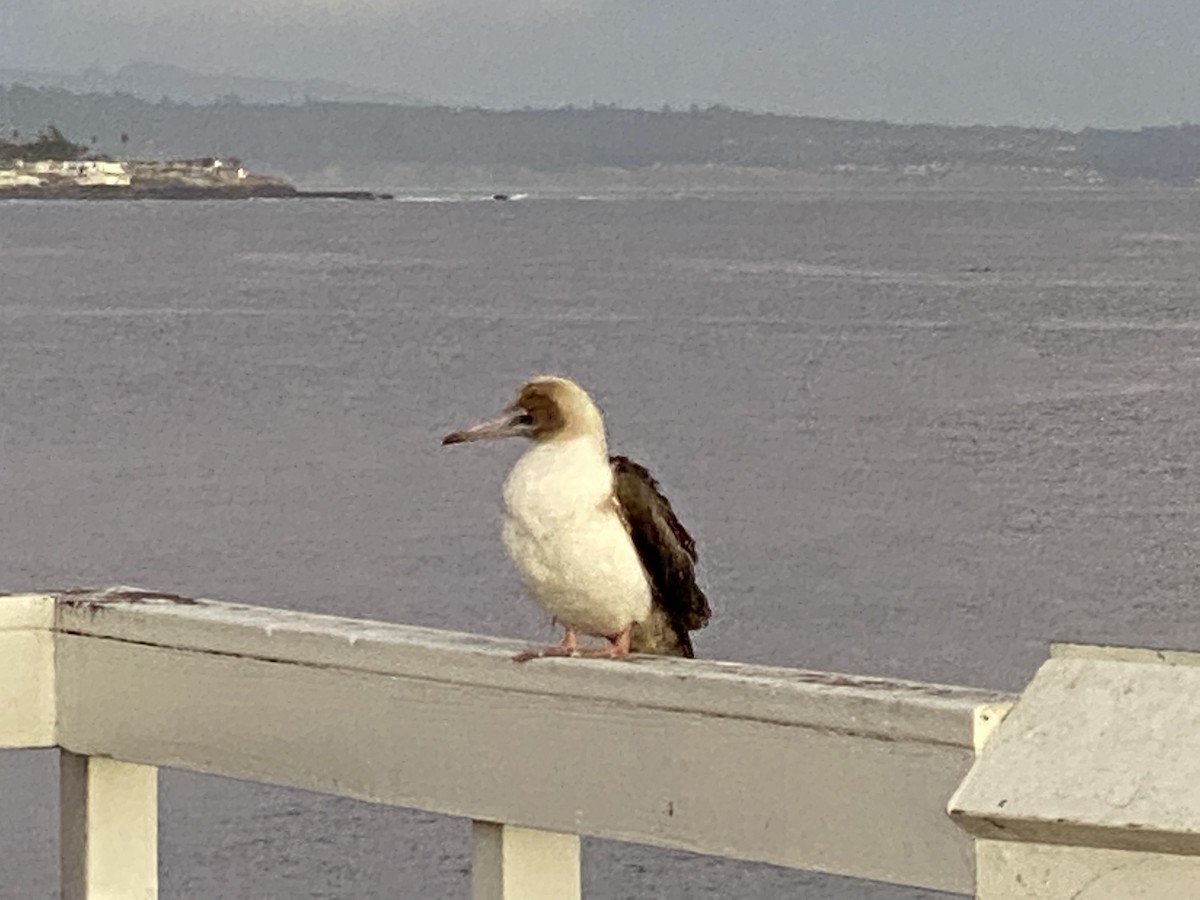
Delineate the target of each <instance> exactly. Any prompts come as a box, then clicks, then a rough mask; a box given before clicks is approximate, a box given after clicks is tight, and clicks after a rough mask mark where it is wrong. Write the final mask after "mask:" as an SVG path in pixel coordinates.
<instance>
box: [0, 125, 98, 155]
mask: <svg viewBox="0 0 1200 900" xmlns="http://www.w3.org/2000/svg"><path fill="white" fill-rule="evenodd" d="M19 138H20V133H19V132H18V131H17V130H16V129H13V131H12V140H11V141H9V140H5V139H4V138H0V160H6V161H11V160H14V159H62V160H67V159H79V158H80V157H81V156H83V155H84V154H85V153H86V152H87V149H88V148H87V147H86V146H84V145H83V144H76V143H75V142H74V141H72V140H70V139H69V138H67V136H66V135H64V134H63V133H62V132H61V131H59V130H58V128H56V127H55V126H53V125H49V126H47V127H46V130H45V131H39V132H38V136H37V137H36V138H34V139H33V140H31V141H26V142H25V143H23V144H22V143H18V140H19Z"/></svg>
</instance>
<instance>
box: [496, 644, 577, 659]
mask: <svg viewBox="0 0 1200 900" xmlns="http://www.w3.org/2000/svg"><path fill="white" fill-rule="evenodd" d="M583 655H584V654H582V653H580V652H579V651H578V650H576V649H575V648H574V647H570V648H567V647H563V646H562V645H561V644H556V645H555V646H553V647H539V648H536V649H534V650H522V651H521V652H520V653H518V654H517V655H516V656H514V657H513V662H529V661H530V660H531V659H542V658H543V657H546V656H583Z"/></svg>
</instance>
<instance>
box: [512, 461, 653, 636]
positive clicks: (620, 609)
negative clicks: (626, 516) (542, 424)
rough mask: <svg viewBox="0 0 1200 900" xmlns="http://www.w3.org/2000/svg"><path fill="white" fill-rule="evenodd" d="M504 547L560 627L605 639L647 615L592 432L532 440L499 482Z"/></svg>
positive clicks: (646, 590) (639, 573) (643, 584)
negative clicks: (504, 513) (542, 441)
mask: <svg viewBox="0 0 1200 900" xmlns="http://www.w3.org/2000/svg"><path fill="white" fill-rule="evenodd" d="M504 503H505V506H506V508H507V513H508V515H507V517H506V519H505V522H504V545H505V547H506V548H507V550H508V554H509V556H510V557H511V558H512V561H513V563H514V564H515V565H516V567H517V570H518V571H519V572H520V574H521V578H522V580H523V581H524V583H525V586H526V588H527V589H528V591H529V593H530V594H531V595H532V596H533V599H534V600H536V601H537V602H538V603H539V604H540V605H541V606H542V607H543V608H544V609H545V610H546V611H547V612H548V613H550V614H551V615H552V616H554V617H555V618H556V619H558V621H559V622H560V623H562V624H563V625H568V626H571V627H573V628H575V629H577V630H578V631H580V632H582V633H584V634H592V635H599V636H604V637H608V636H611V635H616V634H618V633H620V632H621V631H623V630H625V628H627V627H628V626H629V625H630V624H631V623H633V622H641V621H643V620H645V618H646V617H647V616H648V615H649V613H650V587H649V585H648V583H647V581H646V575H645V571H644V570H643V569H642V564H641V561H640V560H639V559H638V555H637V550H636V549H635V548H634V546H633V541H632V540H631V539H630V537H629V534H628V533H627V532H626V530H625V526H624V524H623V523H622V522H621V519H620V517H619V515H618V514H617V509H616V506H615V505H614V501H613V500H612V469H611V467H610V466H609V462H608V455H607V452H606V450H605V448H604V445H603V443H600V442H598V441H596V440H595V439H594V438H591V437H580V438H576V439H574V440H570V441H561V442H553V443H547V444H535V445H534V446H533V447H532V448H530V450H529V451H528V452H527V453H526V454H525V455H524V456H523V457H521V459H520V460H519V461H518V462H517V464H516V465H515V466H514V467H513V470H512V472H511V473H510V474H509V476H508V480H507V481H506V482H505V484H504Z"/></svg>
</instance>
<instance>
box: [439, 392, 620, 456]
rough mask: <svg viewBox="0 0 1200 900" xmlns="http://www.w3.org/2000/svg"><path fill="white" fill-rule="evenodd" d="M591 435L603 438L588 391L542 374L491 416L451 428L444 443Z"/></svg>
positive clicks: (559, 439)
mask: <svg viewBox="0 0 1200 900" xmlns="http://www.w3.org/2000/svg"><path fill="white" fill-rule="evenodd" d="M585 436H591V437H595V438H596V439H597V440H599V441H600V442H601V443H603V441H604V420H603V419H602V418H601V417H600V410H598V409H597V408H596V404H595V403H593V402H592V398H591V397H589V396H588V395H587V392H586V391H585V390H584V389H583V388H581V387H580V386H579V385H577V384H576V383H575V382H573V381H571V380H570V379H568V378H558V377H555V376H549V375H547V376H541V377H538V378H534V379H532V380H531V381H527V382H526V383H525V384H524V385H522V386H521V390H520V391H518V392H517V398H516V399H515V400H513V402H512V403H510V404H509V405H508V406H506V407H504V409H503V410H502V411H501V412H500V415H498V416H495V417H494V418H491V419H485V420H484V421H482V422H477V423H476V424H474V425H472V426H470V427H469V428H464V429H462V430H461V431H454V432H451V433H450V434H448V435H446V436H445V437H444V438H442V443H443V444H463V443H466V442H467V441H486V440H494V439H498V438H506V437H524V438H529V439H530V440H531V441H536V442H538V443H548V442H552V441H565V440H570V439H572V438H576V437H585Z"/></svg>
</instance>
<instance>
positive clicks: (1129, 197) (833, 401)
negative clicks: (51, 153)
mask: <svg viewBox="0 0 1200 900" xmlns="http://www.w3.org/2000/svg"><path fill="white" fill-rule="evenodd" d="M409 199H415V200H421V201H428V200H429V199H430V197H429V196H428V195H421V196H420V197H415V196H414V197H413V198H409ZM432 199H434V200H438V199H440V200H447V199H449V200H451V201H469V200H472V199H474V198H472V197H467V196H465V195H454V196H450V195H448V196H446V197H433V198H432ZM1198 274H1200V195H1196V194H1194V193H1191V192H1186V191H1159V192H1153V193H1135V192H1128V193H1122V192H1115V191H1093V192H1081V191H1075V192H1067V191H1061V192H1050V191H1047V192H1010V193H969V192H933V191H927V192H913V193H904V192H894V193H887V194H868V193H842V194H834V193H828V194H820V193H811V194H789V195H761V196H753V195H738V196H718V195H714V196H707V197H705V196H686V195H684V196H675V197H638V196H629V195H624V196H614V197H598V198H594V199H572V198H570V197H556V198H539V197H538V196H537V195H536V194H534V195H532V196H530V197H527V198H524V199H522V200H520V201H516V202H510V203H493V202H487V203H484V202H401V201H396V202H379V203H339V202H330V201H311V202H310V201H282V202H273V201H262V202H258V201H249V202H237V203H233V202H226V203H119V202H112V203H104V204H87V203H26V202H17V203H5V204H0V497H2V498H3V509H4V515H3V516H2V517H0V588H2V589H6V590H20V589H26V588H51V587H59V586H68V585H76V584H110V583H119V582H124V583H134V584H140V585H144V586H147V587H153V588H159V589H164V590H171V591H178V592H181V593H184V594H192V595H201V596H208V597H215V598H219V599H227V600H237V601H243V602H249V603H262V604H270V605H279V606H285V607H290V608H296V609H302V610H310V611H318V612H327V613H336V614H344V615H351V616H363V617H370V618H377V619H385V620H390V621H397V622H404V623H410V624H416V625H426V626H434V627H444V628H453V629H466V630H474V631H481V632H486V633H490V634H502V635H508V636H514V637H521V638H526V639H529V640H534V641H542V640H551V639H553V631H552V629H551V628H550V626H549V624H548V623H547V622H546V621H545V619H544V617H542V616H541V615H540V614H539V613H538V611H537V610H536V609H535V608H534V607H533V605H532V604H531V603H530V602H529V601H527V600H525V599H523V598H522V597H521V596H520V590H519V587H518V585H517V582H516V579H515V577H514V576H513V574H512V573H511V572H510V570H509V568H508V566H507V564H506V562H505V560H504V557H503V551H502V549H501V546H500V541H499V536H498V527H499V500H498V493H499V485H500V482H501V480H502V478H503V475H504V472H505V469H506V468H507V466H509V465H510V464H511V463H512V461H513V459H514V458H515V456H516V455H517V453H518V452H519V450H520V448H519V447H518V446H517V445H516V444H515V443H514V444H512V445H511V446H506V445H495V446H486V447H485V446H472V447H466V448H463V447H460V448H454V449H453V450H449V449H444V448H442V447H441V446H439V443H438V442H439V438H440V436H441V435H442V434H444V433H445V432H447V431H448V430H450V429H451V428H453V427H456V426H459V425H461V424H464V423H467V422H469V421H472V420H473V419H474V418H477V417H479V416H481V415H484V414H487V413H490V412H492V411H494V410H495V409H497V408H498V407H500V406H501V405H503V404H504V403H505V402H507V400H508V399H509V397H510V395H511V393H512V391H513V390H514V388H515V387H516V386H517V385H518V384H519V383H520V382H521V381H522V380H523V379H525V378H526V377H527V376H529V375H531V374H534V373H540V372H559V373H563V374H568V375H571V376H572V377H575V378H576V379H577V380H579V381H581V382H582V383H583V384H584V385H585V386H586V387H588V388H589V389H590V390H591V391H592V392H593V394H594V396H595V397H596V398H597V400H598V401H599V403H600V404H601V406H602V407H603V409H604V411H605V413H606V415H607V419H608V424H609V434H610V442H611V445H612V447H613V449H614V450H615V451H619V452H622V453H627V454H629V455H631V456H633V457H635V458H637V459H639V460H641V461H642V462H644V463H645V464H647V465H648V466H649V467H650V468H651V469H652V470H653V471H654V472H655V473H656V474H657V475H658V476H659V478H660V480H661V482H662V483H663V485H664V487H665V489H666V491H667V492H668V494H669V495H670V497H671V498H672V500H673V502H674V504H675V506H676V509H677V510H678V511H679V513H680V515H681V517H682V518H683V520H684V521H685V523H686V524H687V525H688V526H689V527H690V528H691V530H692V531H693V533H694V534H695V536H696V537H697V540H698V542H699V545H700V550H701V554H702V555H701V560H702V569H701V574H702V578H703V579H704V582H705V584H706V585H707V587H708V589H709V592H710V595H711V597H712V600H713V604H714V608H715V618H714V621H713V622H712V624H711V625H710V626H709V628H708V629H706V630H705V631H703V632H700V633H699V634H698V635H697V636H696V645H697V651H698V653H700V654H701V655H703V656H706V657H715V658H724V659H736V660H745V661H753V662H763V663H771V664H779V665H792V666H803V667H811V668H820V669H832V670H838V671H847V672H858V673H863V674H874V675H892V676H901V677H906V678H916V679H922V680H930V681H943V682H951V683H960V684H970V685H975V686H980V687H989V688H1001V689H1010V690H1016V689H1019V688H1020V687H1021V686H1022V685H1023V684H1024V683H1025V681H1026V680H1027V679H1028V677H1029V676H1030V675H1031V674H1032V672H1033V671H1034V669H1035V668H1036V666H1037V665H1038V664H1039V662H1040V661H1041V660H1042V659H1043V658H1044V657H1045V655H1046V646H1047V642H1048V641H1050V640H1078V641H1108V642H1117V643H1128V644H1149V645H1156V646H1172V647H1192V648H1196V647H1200V617H1198V616H1197V614H1196V612H1195V607H1194V604H1193V602H1192V601H1193V597H1194V596H1195V595H1196V593H1197V588H1198V586H1200V585H1198V580H1200V579H1198V576H1197V572H1196V566H1195V559H1196V558H1197V550H1198V546H1197V545H1198V543H1200V541H1198V537H1197V535H1198V528H1200V501H1198V500H1197V499H1196V498H1197V483H1198V482H1200V444H1198V440H1197V439H1198V437H1200V417H1198V416H1197V415H1196V410H1197V408H1198V403H1197V400H1198V399H1200V398H1198V397H1197V391H1198V387H1200V380H1198V379H1200V295H1198V293H1197V288H1196V285H1197V283H1198V279H1197V275H1198ZM314 713H316V714H319V710H316V711H314ZM55 769H56V761H55V757H54V755H53V754H50V753H40V752H32V753H4V754H0V897H3V898H14V900H28V898H40V897H50V896H53V895H54V893H55V890H56V887H55V885H56V875H55V866H56V853H57V846H56V841H57V839H56V836H55V827H56V825H55V820H56V815H57V813H56V802H57V792H56V787H55ZM714 777H720V773H714ZM161 783H162V819H161V822H162V826H161V827H162V846H161V857H162V886H163V891H162V893H163V896H164V897H167V898H172V897H187V898H241V897H245V898H264V900H275V898H278V900H283V898H289V900H290V898H309V897H311V898H318V897H320V898H385V897H387V898H392V897H421V898H442V897H446V898H453V897H465V896H467V891H468V887H467V867H468V831H469V828H468V825H467V824H466V823H464V822H461V821H458V820H453V819H447V818H443V817H438V816H431V815H426V814H424V813H418V812H413V811H406V810H393V809H387V808H380V807H374V806H369V805H366V804H359V803H354V802H351V801H344V800H339V799H333V798H327V797H320V796H315V795H311V794H306V793H302V792H297V791H289V790H283V789H275V788H265V787H259V786H249V785H243V784H239V783H233V782H229V781H223V780H220V779H213V778H205V777H200V776H193V775H187V774H183V773H174V772H164V773H163V774H162V781H161ZM585 891H586V892H587V895H588V896H589V897H591V898H606V900H615V898H641V897H662V898H685V897H686V898H688V900H701V898H714V900H716V898H729V897H753V896H763V897H767V896H770V897H821V898H831V900H850V898H854V900H857V898H864V900H876V898H901V900H915V898H926V897H932V896H936V895H934V894H930V893H929V892H922V891H916V890H906V889H902V888H896V887H891V886H884V885H876V884H870V883H866V882H858V881H853V880H849V879H841V878H831V877H825V876H819V875H815V874H808V873H800V872H791V871H785V870H780V869H774V868H770V867H765V866H757V865H749V864H743V863H736V862H729V861H722V860H715V859H707V858H700V857H694V856H690V855H688V854H683V853H669V852H663V851H657V850H650V849H646V848H638V847H630V846H626V845H619V844H613V843H607V842H600V841H588V842H586V843H585Z"/></svg>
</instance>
